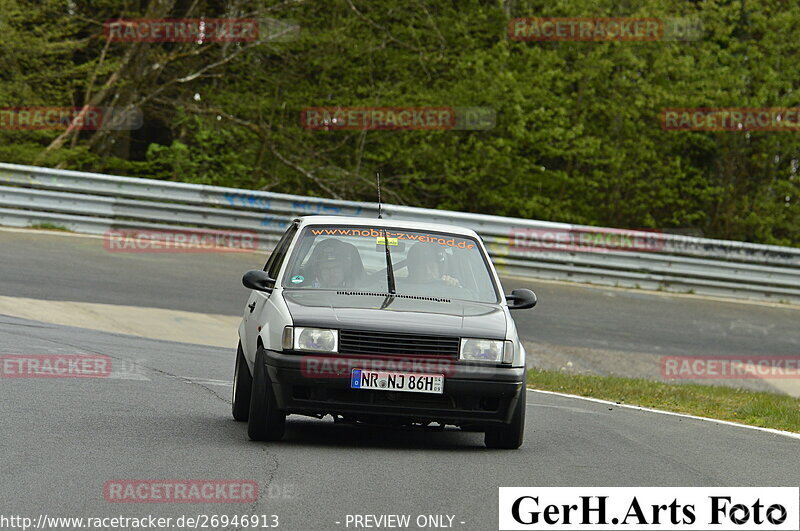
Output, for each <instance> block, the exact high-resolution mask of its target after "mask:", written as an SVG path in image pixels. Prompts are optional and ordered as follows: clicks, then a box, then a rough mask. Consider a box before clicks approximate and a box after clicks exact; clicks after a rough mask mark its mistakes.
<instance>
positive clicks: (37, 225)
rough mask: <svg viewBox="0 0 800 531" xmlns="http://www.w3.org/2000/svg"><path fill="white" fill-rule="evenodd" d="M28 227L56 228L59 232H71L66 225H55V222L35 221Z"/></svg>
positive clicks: (39, 228) (40, 228)
mask: <svg viewBox="0 0 800 531" xmlns="http://www.w3.org/2000/svg"><path fill="white" fill-rule="evenodd" d="M28 228H29V229H38V230H57V231H60V232H72V231H71V230H69V229H68V228H66V227H62V226H61V225H56V224H55V223H47V222H44V223H36V224H34V225H31V226H30V227H28Z"/></svg>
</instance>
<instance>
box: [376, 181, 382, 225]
mask: <svg viewBox="0 0 800 531" xmlns="http://www.w3.org/2000/svg"><path fill="white" fill-rule="evenodd" d="M375 177H377V178H378V219H383V214H382V213H381V171H380V170H378V171H376V172H375Z"/></svg>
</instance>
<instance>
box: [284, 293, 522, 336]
mask: <svg viewBox="0 0 800 531" xmlns="http://www.w3.org/2000/svg"><path fill="white" fill-rule="evenodd" d="M283 298H284V300H285V301H286V305H287V306H288V308H289V312H290V313H291V314H292V320H293V321H294V324H295V325H297V326H318V327H322V328H337V329H351V330H376V331H378V330H380V331H387V332H400V333H411V334H430V335H439V336H442V335H446V336H458V337H484V338H487V339H505V336H506V316H505V313H504V312H503V309H502V307H501V306H500V305H499V304H487V303H479V302H468V301H459V300H450V301H448V302H438V301H434V300H425V299H421V298H402V297H387V296H384V295H368V294H358V295H351V294H347V295H345V294H341V293H337V292H336V291H321V290H314V291H306V290H303V291H300V290H291V291H284V292H283Z"/></svg>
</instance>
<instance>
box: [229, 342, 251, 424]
mask: <svg viewBox="0 0 800 531" xmlns="http://www.w3.org/2000/svg"><path fill="white" fill-rule="evenodd" d="M252 387H253V377H252V376H251V375H250V367H248V366H247V361H246V360H245V359H244V351H243V350H242V342H241V341H240V342H239V347H238V348H237V349H236V362H235V364H234V369H233V391H231V412H232V413H233V418H234V419H236V420H238V421H239V422H244V421H245V420H247V417H248V415H249V413H250V393H252V389H251V388H252Z"/></svg>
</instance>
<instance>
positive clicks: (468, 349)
mask: <svg viewBox="0 0 800 531" xmlns="http://www.w3.org/2000/svg"><path fill="white" fill-rule="evenodd" d="M458 357H459V359H461V360H463V361H483V362H487V363H511V362H512V361H513V360H514V343H512V342H511V341H498V340H495V339H473V338H467V337H465V338H462V339H461V351H460V353H459V356H458Z"/></svg>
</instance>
